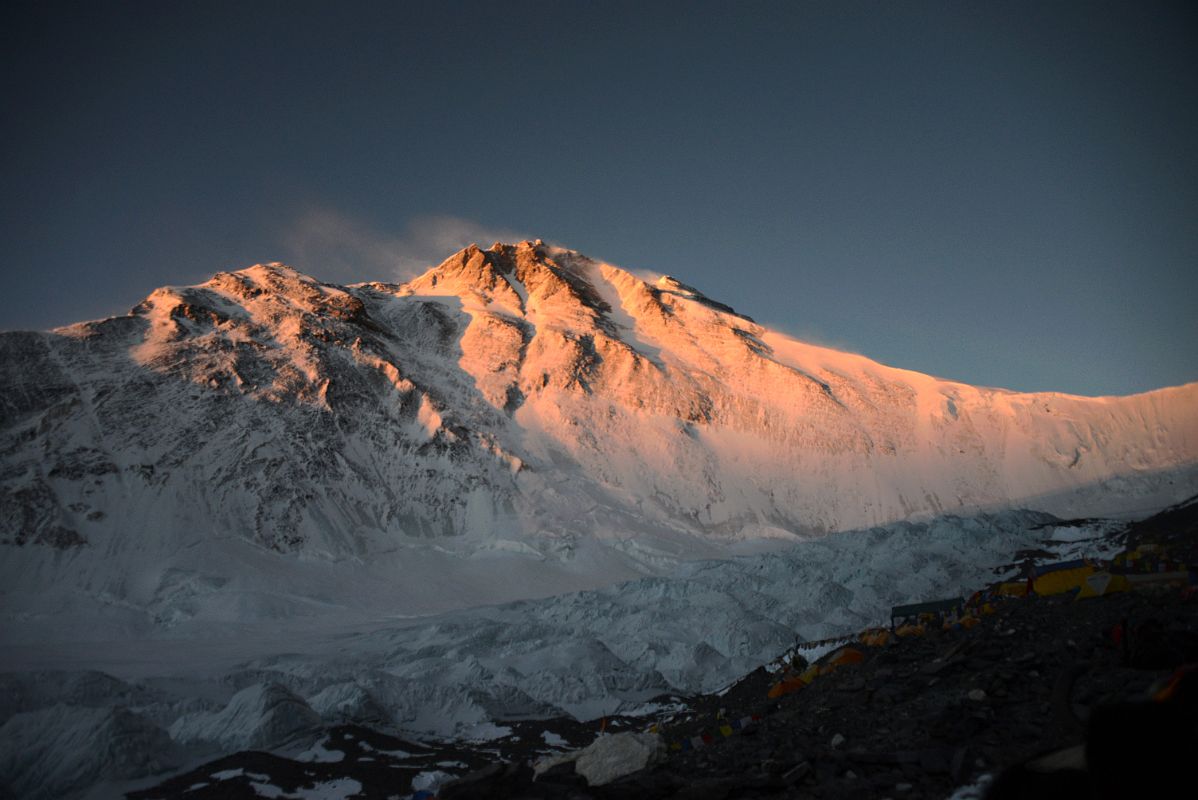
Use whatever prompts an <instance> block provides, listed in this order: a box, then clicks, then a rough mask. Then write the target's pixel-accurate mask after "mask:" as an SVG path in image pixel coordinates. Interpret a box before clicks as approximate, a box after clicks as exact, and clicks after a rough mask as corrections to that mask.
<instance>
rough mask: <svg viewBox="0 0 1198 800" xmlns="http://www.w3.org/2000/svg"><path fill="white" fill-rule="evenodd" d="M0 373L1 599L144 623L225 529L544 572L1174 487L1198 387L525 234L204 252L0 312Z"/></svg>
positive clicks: (224, 543) (213, 586) (1194, 432)
mask: <svg viewBox="0 0 1198 800" xmlns="http://www.w3.org/2000/svg"><path fill="white" fill-rule="evenodd" d="M0 371H2V374H0V378H3V383H4V385H5V386H7V387H10V391H9V392H6V393H5V397H4V398H2V399H0V454H2V455H0V511H2V512H3V513H2V514H0V519H2V520H4V522H3V525H2V527H0V546H3V547H5V549H6V550H7V551H8V553H9V556H8V557H7V558H6V559H5V561H6V562H7V563H8V564H10V565H20V568H14V569H13V570H12V571H13V572H14V573H19V574H15V575H14V576H13V578H14V581H15V586H16V587H17V588H16V589H15V590H14V591H17V592H18V593H19V592H20V591H22V590H24V591H29V592H34V591H35V589H37V588H38V587H41V586H43V585H44V583H45V581H46V580H47V578H48V577H49V576H55V578H56V579H58V578H61V577H62V576H63V575H72V576H73V577H72V578H71V581H74V582H75V583H76V584H79V585H82V586H83V587H85V588H84V589H82V590H81V591H83V592H84V593H85V595H86V596H89V597H96V596H102V597H108V598H112V602H113V603H115V604H117V605H120V604H122V603H131V604H132V605H133V606H135V607H138V608H145V607H151V608H158V609H165V610H164V611H162V613H164V614H166V616H167V618H169V619H174V618H176V615H181V616H182V617H187V616H188V615H194V614H201V613H208V612H212V604H213V603H217V602H218V601H217V598H219V597H220V596H221V592H222V591H224V592H225V593H226V594H227V593H228V592H227V588H226V589H224V590H222V589H220V587H222V586H223V587H227V586H228V585H229V583H230V581H232V582H233V583H236V575H237V568H236V567H235V566H233V565H231V561H237V560H242V561H245V560H247V559H248V558H249V557H248V556H244V555H230V553H233V552H234V551H236V552H237V553H240V552H241V549H239V548H241V545H240V544H238V543H239V542H241V543H248V544H249V545H252V546H255V547H262V548H265V549H266V550H267V551H268V552H270V551H278V552H284V553H296V554H299V555H300V556H302V558H304V559H315V560H317V561H327V562H333V563H340V562H346V563H351V562H353V563H356V562H368V565H369V566H370V567H372V568H378V569H379V570H380V572H379V579H380V580H384V579H385V578H386V576H387V575H394V573H395V571H397V570H399V571H402V572H406V571H407V570H409V569H411V568H412V567H411V565H412V564H423V565H425V566H424V567H423V568H424V569H428V570H433V571H435V570H437V569H441V568H443V566H444V561H445V559H448V560H449V561H450V562H452V563H456V562H457V561H460V560H462V559H466V560H471V559H474V560H476V561H477V560H478V559H480V558H481V559H485V558H489V557H499V556H500V555H502V556H503V557H505V558H507V557H515V558H516V559H524V560H525V561H528V562H529V563H530V564H535V565H538V566H536V569H538V570H540V572H541V573H544V574H545V575H548V574H550V573H553V574H554V575H555V577H553V578H552V580H550V579H549V578H541V577H535V576H534V577H532V578H530V580H531V581H532V583H533V584H536V582H537V581H538V580H542V579H544V580H547V581H549V583H546V584H544V587H543V589H542V590H540V591H558V590H562V589H563V588H566V587H576V586H587V585H596V584H597V583H602V582H605V581H607V580H610V579H612V578H621V579H622V578H627V577H631V576H634V575H636V574H642V573H644V572H646V571H648V572H653V571H655V570H657V569H660V568H661V567H662V566H663V565H668V564H673V563H676V562H677V561H679V560H688V559H692V558H706V557H718V556H720V555H721V554H727V553H729V552H734V551H739V549H743V548H746V547H748V548H753V547H758V546H772V545H776V544H781V543H786V542H790V541H796V540H798V539H800V538H802V537H806V536H811V535H822V534H825V533H829V532H833V531H837V530H845V529H851V528H858V527H865V526H870V525H877V524H884V523H887V522H890V521H894V520H898V519H905V518H913V517H921V516H925V517H926V516H933V515H937V514H941V513H956V512H958V511H960V512H963V513H968V512H970V511H972V510H992V509H1001V508H1014V507H1019V506H1022V505H1032V506H1034V507H1036V508H1038V509H1040V510H1044V511H1049V512H1052V513H1057V514H1060V515H1062V516H1077V515H1099V514H1108V513H1127V512H1129V511H1135V510H1138V509H1141V508H1144V509H1147V508H1150V507H1153V506H1157V507H1159V506H1162V505H1166V504H1168V503H1170V502H1175V501H1176V500H1178V499H1180V498H1182V497H1184V496H1188V495H1190V494H1194V493H1195V492H1196V491H1198V383H1196V384H1188V385H1185V386H1181V387H1170V388H1165V389H1160V390H1155V391H1152V392H1147V393H1142V394H1139V395H1131V396H1127V397H1119V398H1112V397H1104V398H1084V397H1078V396H1074V395H1066V394H1061V393H1019V392H1012V391H1010V390H1005V389H989V388H982V387H973V386H969V385H967V384H963V383H959V382H954V381H948V380H943V379H940V378H935V377H932V376H929V375H924V374H922V373H918V372H914V371H911V370H904V369H900V368H895V367H889V366H886V365H882V364H879V363H877V362H874V361H872V360H870V359H868V358H867V357H865V356H861V355H857V354H853V353H847V352H843V351H838V350H834V349H831V348H825V347H819V346H815V345H810V344H806V343H804V342H801V341H799V340H796V339H793V338H791V337H789V336H786V335H784V334H781V333H778V332H776V331H771V330H769V329H768V328H766V327H764V326H762V325H759V324H757V323H755V322H753V320H752V319H751V318H749V317H746V316H744V315H742V314H739V313H737V312H736V311H734V310H733V309H731V308H730V307H729V306H727V305H724V304H722V303H720V302H719V301H717V300H713V299H712V298H709V297H707V296H706V295H703V294H702V292H700V291H699V290H697V289H695V288H693V287H691V286H688V285H686V284H685V283H682V282H681V281H679V280H677V279H676V278H672V277H669V276H663V277H661V278H660V279H658V280H656V281H653V282H650V281H647V280H643V279H641V278H639V277H637V276H636V275H633V274H632V273H630V272H628V271H626V270H623V269H621V268H619V267H615V266H613V265H610V264H605V263H603V262H599V261H595V260H593V259H590V258H587V257H586V256H584V255H582V254H580V253H577V252H574V251H571V250H566V249H564V248H560V247H555V246H551V245H546V244H545V243H543V242H541V241H539V240H536V241H525V242H520V243H517V244H514V245H508V244H502V243H496V244H495V245H492V247H490V248H488V249H486V250H484V249H482V248H480V247H478V246H477V245H471V246H470V247H467V248H464V249H463V250H461V251H459V252H458V253H455V254H453V255H451V256H450V257H449V258H448V259H446V260H445V261H444V262H442V263H441V264H440V265H439V266H437V267H434V268H432V269H430V270H429V271H428V272H426V273H424V274H423V275H421V276H418V277H417V278H415V279H413V280H412V281H409V282H407V283H403V284H389V283H379V282H367V283H360V284H352V285H346V286H340V285H336V284H330V283H325V282H321V281H318V280H316V279H314V278H311V277H309V276H307V275H304V274H303V273H301V272H299V271H297V270H295V269H293V268H290V267H287V266H285V265H282V264H278V263H273V264H262V265H254V266H252V267H248V268H246V269H243V270H238V271H236V272H221V273H217V274H216V275H214V276H213V277H212V278H211V279H210V280H208V281H206V282H204V283H202V284H199V285H197V286H185V287H163V288H160V289H157V290H155V291H154V292H151V293H150V295H149V296H147V297H146V298H145V300H143V301H142V302H141V303H139V304H138V305H136V306H135V307H134V308H133V309H132V311H131V312H130V313H129V314H128V315H125V316H123V317H112V318H108V319H106V320H99V321H94V322H83V323H76V324H74V325H70V326H65V327H63V328H58V329H55V330H54V331H51V332H46V333H29V332H13V333H3V334H0ZM43 545H44V546H45V547H43ZM31 547H32V549H33V550H46V551H52V552H57V553H60V554H63V557H62V558H60V559H58V560H57V561H55V559H54V558H53V557H51V556H50V555H49V553H47V554H44V555H36V554H34V553H33V552H32V551H31V550H30V548H31ZM242 549H243V548H242ZM17 550H19V551H22V553H23V554H21V555H14V553H15V552H16V551H17ZM84 551H87V553H90V555H85V552H84ZM134 551H137V552H136V553H134ZM217 551H220V554H217ZM226 551H228V552H226ZM201 552H202V553H206V554H207V555H206V556H204V558H206V559H209V560H210V562H211V563H208V564H202V563H193V562H192V561H189V560H188V559H189V558H193V559H194V558H198V556H195V554H196V553H201ZM189 553H190V554H192V555H190V556H189V555H188V554H189ZM443 556H444V558H442V557H443ZM202 560H203V559H200V561H202ZM103 561H107V562H110V565H109V567H107V568H103V569H101V568H100V567H98V566H96V565H95V563H93V562H103ZM132 563H136V564H138V565H140V566H138V567H137V568H136V569H133V571H132V573H131V574H132V575H133V576H140V577H135V578H131V577H129V576H127V575H124V574H121V575H119V576H118V575H114V574H113V565H116V564H124V565H125V566H126V567H127V566H129V565H130V564H132ZM384 563H385V564H386V565H387V566H381V565H383V564H384ZM262 569H267V567H263V568H262ZM455 569H456V567H455ZM231 576H232V577H231ZM588 576H589V577H588ZM600 576H603V577H600ZM259 578H261V576H258V578H255V580H258V579H259ZM263 580H265V579H263ZM272 580H273V579H272ZM422 580H425V578H419V579H415V582H416V583H420V582H421V581H422ZM71 581H68V582H71ZM334 583H335V582H334ZM250 584H251V585H250V586H248V587H246V591H247V592H249V593H251V594H252V584H253V581H250ZM492 589H494V587H492ZM340 591H341V590H340V589H337V588H336V587H332V588H328V589H327V596H328V597H340V596H341V595H340ZM392 591H395V590H392ZM488 591H490V590H488ZM496 591H498V590H496ZM530 591H533V592H534V593H535V592H536V591H538V590H530ZM417 595H419V592H418V591H417V590H415V589H413V590H412V593H411V594H408V595H404V596H403V597H401V598H398V599H396V598H395V597H394V596H392V595H388V597H391V600H388V601H387V602H395V603H398V604H399V605H400V606H401V607H404V608H406V607H408V605H410V604H415V605H417V606H420V603H421V601H420V600H419V599H418V597H417ZM510 597H511V595H510V594H503V593H500V594H498V595H488V594H487V591H482V593H481V594H472V595H471V598H470V599H471V601H477V600H480V599H490V600H497V599H510ZM446 599H447V601H448V598H446ZM247 602H248V601H247ZM254 602H259V601H258V600H255V601H254ZM261 602H266V601H261ZM338 602H340V601H338ZM380 602H383V601H380ZM212 613H215V612H212ZM222 613H225V612H222ZM229 613H231V612H229ZM264 613H265V612H264Z"/></svg>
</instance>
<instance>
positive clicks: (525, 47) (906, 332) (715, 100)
mask: <svg viewBox="0 0 1198 800" xmlns="http://www.w3.org/2000/svg"><path fill="white" fill-rule="evenodd" d="M0 28H2V32H0V37H2V44H3V46H2V47H0V62H2V63H0V67H2V68H0V82H2V85H3V92H4V103H3V110H2V112H0V113H3V125H2V126H0V145H2V147H0V178H2V181H3V183H2V187H3V188H2V189H0V198H2V199H0V265H2V269H3V284H2V287H0V329H13V328H46V327H50V326H54V325H59V324H64V323H67V322H71V321H75V320H79V319H87V318H95V317H101V316H107V315H111V314H117V313H124V312H125V311H127V310H128V308H129V307H131V306H132V305H134V304H135V303H136V302H137V301H138V300H140V299H141V298H142V297H143V296H145V295H146V294H147V293H149V291H150V290H151V289H153V288H154V287H156V286H159V285H163V284H179V283H192V282H197V281H201V280H203V279H205V278H206V277H208V276H209V275H210V274H211V273H213V272H215V271H217V270H221V269H230V268H234V269H235V268H240V267H242V266H247V265H249V264H252V263H255V262H258V261H275V260H281V261H287V262H288V263H291V264H292V265H294V266H296V267H297V268H299V269H301V270H304V271H306V272H309V273H311V274H313V275H315V276H317V277H320V278H324V279H327V280H335V281H342V282H350V281H358V280H368V279H384V280H385V279H392V280H393V279H396V278H397V277H403V276H405V275H408V274H410V273H412V272H413V271H415V270H416V269H417V268H418V267H420V266H423V265H424V264H425V263H427V262H428V261H433V260H439V258H440V257H442V256H444V255H448V253H449V251H450V250H452V249H454V248H455V247H456V246H458V245H459V244H461V243H463V241H464V240H469V239H478V240H480V243H482V244H489V240H490V239H493V238H496V237H501V238H513V237H541V238H544V239H546V240H550V241H553V242H556V243H560V244H563V245H566V246H569V247H573V248H575V249H578V250H581V251H583V252H584V253H587V254H588V255H592V256H594V257H597V258H602V259H605V260H608V261H611V262H613V263H616V264H620V265H622V266H626V267H629V268H633V269H645V270H653V271H656V272H663V273H669V274H671V275H674V276H676V277H678V278H679V279H680V280H682V281H684V282H686V283H690V284H693V285H695V286H697V287H699V288H700V289H702V290H703V291H705V292H707V293H708V294H710V295H711V296H713V297H715V298H717V299H719V300H721V301H723V302H726V303H729V304H731V305H733V306H734V307H736V308H737V309H738V310H740V311H743V312H744V313H747V314H749V315H751V316H753V317H755V318H756V319H757V320H758V321H760V322H763V323H766V324H769V325H771V326H773V327H776V328H779V329H781V330H785V331H788V332H790V333H792V334H795V335H798V336H800V337H803V338H807V339H810V340H814V341H817V342H821V343H825V344H832V345H835V346H839V347H843V348H847V349H852V350H855V351H857V352H861V353H864V354H866V355H869V356H871V357H873V358H876V359H878V360H881V361H883V362H886V363H890V364H894V365H896V366H901V367H907V368H910V369H916V370H919V371H922V372H930V373H933V374H936V375H941V376H943V377H947V378H954V379H959V380H964V381H968V382H970V383H976V384H983V385H991V386H1006V387H1009V388H1015V389H1025V390H1033V389H1034V390H1041V389H1053V390H1060V391H1068V392H1075V393H1081V394H1110V393H1119V394H1122V393H1129V392H1134V391H1141V390H1146V389H1150V388H1154V387H1158V386H1164V385H1174V384H1179V383H1184V382H1188V381H1193V380H1198V315H1196V314H1195V310H1196V305H1198V302H1196V301H1198V6H1196V5H1195V4H1193V3H1178V4H1154V3H1149V2H1143V1H1137V2H1129V3H1123V4H1106V3H1101V2H1094V1H1093V0H1088V1H1087V2H1081V3H1075V4H1066V3H1053V2H1042V1H1041V2H1030V3H1018V2H986V3H983V2H950V3H921V2H901V3H890V2H886V3H882V2H878V3H873V2H869V3H852V2H831V1H829V2H825V3H815V4H807V3H798V2H787V3H780V4H768V3H753V2H749V3H732V2H727V3H722V4H712V5H707V4H701V3H678V4H666V3H646V2H637V3H629V4H618V3H612V2H600V3H583V2H564V1H563V2H546V3H499V2H482V3H455V2H425V3H410V4H409V3H400V2H385V3H364V2H357V3H346V2H330V3H321V4H311V3H299V2H286V3H269V2H263V1H262V0H255V2H237V3H228V4H222V3H216V2H210V1H209V0H205V2H199V3H181V2H152V3H85V4H69V5H58V4H55V3H46V2H39V3H15V2H11V0H10V2H8V3H5V4H4V9H3V11H0Z"/></svg>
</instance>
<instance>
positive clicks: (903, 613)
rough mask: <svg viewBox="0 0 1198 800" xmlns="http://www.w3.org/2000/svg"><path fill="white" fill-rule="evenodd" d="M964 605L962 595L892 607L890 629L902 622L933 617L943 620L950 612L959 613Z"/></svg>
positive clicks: (915, 621)
mask: <svg viewBox="0 0 1198 800" xmlns="http://www.w3.org/2000/svg"><path fill="white" fill-rule="evenodd" d="M964 607H965V601H964V600H963V599H962V598H960V597H951V598H949V599H947V600H930V601H928V602H926V603H911V604H910V605H905V606H894V607H893V608H891V609H890V629H891V630H895V629H896V628H898V627H899V626H900V624H905V623H919V622H921V621H925V620H928V621H930V620H932V619H941V620H943V618H944V617H946V616H948V615H950V614H952V615H959V614H960V613H961V611H962V609H963V608H964Z"/></svg>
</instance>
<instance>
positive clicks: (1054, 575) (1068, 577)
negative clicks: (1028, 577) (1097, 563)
mask: <svg viewBox="0 0 1198 800" xmlns="http://www.w3.org/2000/svg"><path fill="white" fill-rule="evenodd" d="M1093 574H1094V568H1093V567H1091V566H1090V565H1089V564H1087V563H1085V562H1084V561H1070V562H1067V563H1065V564H1059V565H1056V566H1054V567H1049V568H1048V570H1047V571H1045V572H1043V573H1042V574H1040V575H1039V576H1038V577H1037V578H1036V580H1035V583H1033V584H1032V588H1033V589H1034V590H1035V592H1036V594H1045V595H1047V594H1063V593H1064V592H1072V591H1074V590H1075V589H1080V588H1081V587H1082V586H1083V585H1085V583H1086V578H1089V577H1090V576H1091V575H1093Z"/></svg>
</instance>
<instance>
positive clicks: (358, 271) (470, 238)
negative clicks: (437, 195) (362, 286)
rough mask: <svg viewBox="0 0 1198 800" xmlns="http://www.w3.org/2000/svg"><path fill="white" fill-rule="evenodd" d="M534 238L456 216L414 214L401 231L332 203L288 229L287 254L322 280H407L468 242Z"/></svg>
mask: <svg viewBox="0 0 1198 800" xmlns="http://www.w3.org/2000/svg"><path fill="white" fill-rule="evenodd" d="M527 238H531V237H529V236H528V235H526V234H522V233H520V232H517V231H514V230H512V229H510V228H492V227H488V226H486V225H483V224H480V223H478V222H474V221H472V220H468V219H462V218H460V217H452V216H419V217H413V218H412V219H410V220H409V221H408V223H407V225H406V226H405V227H404V229H403V230H402V231H401V232H399V233H391V232H388V231H383V230H380V229H378V228H375V227H373V226H371V225H370V224H368V223H366V222H364V221H362V220H360V219H355V218H353V217H351V216H348V215H346V214H343V213H341V212H339V211H336V210H334V209H330V208H314V209H311V210H309V211H307V212H305V213H304V214H302V215H301V216H300V217H299V218H298V219H296V221H295V222H294V223H293V224H292V225H291V227H290V229H288V231H287V232H286V233H285V235H284V245H285V246H286V248H287V250H288V251H289V252H288V257H289V259H290V260H291V261H292V262H293V263H294V264H295V265H296V266H297V267H299V268H300V269H302V270H303V271H305V272H310V273H311V274H314V275H316V276H319V277H320V278H322V279H324V280H329V281H334V282H345V283H348V282H356V281H362V280H384V281H388V280H395V281H400V282H402V281H407V280H410V279H411V278H414V277H416V276H417V275H419V274H420V273H422V272H424V271H425V270H426V269H428V268H429V267H430V266H434V265H436V264H437V263H439V262H440V261H441V260H442V259H443V258H444V257H445V254H446V253H451V252H453V251H455V250H460V249H461V248H463V247H465V246H466V245H469V244H472V243H473V244H478V245H481V246H483V247H486V246H487V245H489V244H490V243H491V242H495V241H506V242H514V241H519V240H521V239H527Z"/></svg>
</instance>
